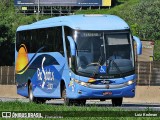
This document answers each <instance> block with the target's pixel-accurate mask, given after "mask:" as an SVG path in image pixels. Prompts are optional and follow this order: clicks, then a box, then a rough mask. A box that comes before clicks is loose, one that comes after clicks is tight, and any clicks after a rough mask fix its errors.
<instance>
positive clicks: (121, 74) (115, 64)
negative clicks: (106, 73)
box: [109, 60, 123, 77]
mask: <svg viewBox="0 0 160 120" xmlns="http://www.w3.org/2000/svg"><path fill="white" fill-rule="evenodd" d="M111 61H112V62H113V64H114V66H115V67H116V69H117V70H118V72H119V73H120V77H121V76H123V73H122V71H121V70H120V69H119V67H118V65H117V63H116V62H115V61H114V60H109V69H110V64H111Z"/></svg>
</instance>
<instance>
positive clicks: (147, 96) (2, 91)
mask: <svg viewBox="0 0 160 120" xmlns="http://www.w3.org/2000/svg"><path fill="white" fill-rule="evenodd" d="M0 97H7V98H24V97H22V96H20V95H17V88H16V86H15V85H0ZM124 102H136V103H160V86H137V87H136V96H135V97H134V98H124Z"/></svg>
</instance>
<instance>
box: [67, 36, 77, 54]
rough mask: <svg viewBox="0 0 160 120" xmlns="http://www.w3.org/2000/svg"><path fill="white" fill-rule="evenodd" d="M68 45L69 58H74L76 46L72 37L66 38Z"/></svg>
mask: <svg viewBox="0 0 160 120" xmlns="http://www.w3.org/2000/svg"><path fill="white" fill-rule="evenodd" d="M67 38H68V41H69V44H70V50H71V56H75V55H76V45H75V42H74V40H73V39H72V37H70V36H67Z"/></svg>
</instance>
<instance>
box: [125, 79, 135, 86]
mask: <svg viewBox="0 0 160 120" xmlns="http://www.w3.org/2000/svg"><path fill="white" fill-rule="evenodd" d="M133 83H135V80H129V81H128V82H127V85H131V84H133Z"/></svg>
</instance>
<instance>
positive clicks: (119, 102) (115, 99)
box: [112, 98, 123, 107]
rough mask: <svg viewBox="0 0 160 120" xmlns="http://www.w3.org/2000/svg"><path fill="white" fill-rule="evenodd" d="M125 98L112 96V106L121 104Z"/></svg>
mask: <svg viewBox="0 0 160 120" xmlns="http://www.w3.org/2000/svg"><path fill="white" fill-rule="evenodd" d="M122 101H123V98H112V106H114V107H115V106H121V105H122Z"/></svg>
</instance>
